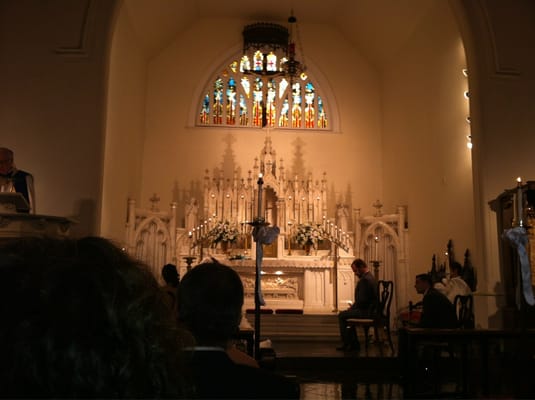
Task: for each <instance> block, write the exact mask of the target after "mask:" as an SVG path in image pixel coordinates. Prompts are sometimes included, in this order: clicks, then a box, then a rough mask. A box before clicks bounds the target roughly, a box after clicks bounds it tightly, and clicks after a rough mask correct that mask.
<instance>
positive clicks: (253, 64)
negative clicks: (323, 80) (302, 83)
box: [240, 13, 307, 82]
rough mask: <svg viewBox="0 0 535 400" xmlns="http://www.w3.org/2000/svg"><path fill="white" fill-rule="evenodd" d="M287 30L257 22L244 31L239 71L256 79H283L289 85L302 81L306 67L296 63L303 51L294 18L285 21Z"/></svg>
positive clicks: (247, 26) (279, 26)
mask: <svg viewBox="0 0 535 400" xmlns="http://www.w3.org/2000/svg"><path fill="white" fill-rule="evenodd" d="M288 26H289V28H287V27H285V26H282V25H279V24H274V23H270V22H257V23H254V24H251V25H246V26H245V27H244V28H243V55H242V58H241V62H240V71H241V72H243V73H244V74H251V75H256V76H258V77H275V76H283V77H286V78H287V79H288V80H290V82H292V81H293V80H295V79H296V78H298V77H300V78H301V79H303V80H305V79H306V78H307V76H306V66H305V64H304V63H303V62H301V61H299V60H298V59H297V49H296V46H298V47H299V52H300V55H301V57H302V56H303V50H302V47H301V42H300V38H299V27H298V26H297V18H295V17H294V16H293V13H292V14H291V15H290V17H289V18H288Z"/></svg>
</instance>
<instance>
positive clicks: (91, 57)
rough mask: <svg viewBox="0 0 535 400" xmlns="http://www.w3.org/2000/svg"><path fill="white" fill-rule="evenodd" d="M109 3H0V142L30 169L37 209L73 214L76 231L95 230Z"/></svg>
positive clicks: (101, 154)
mask: <svg viewBox="0 0 535 400" xmlns="http://www.w3.org/2000/svg"><path fill="white" fill-rule="evenodd" d="M114 5H115V1H94V2H91V7H90V8H89V9H86V3H85V2H37V1H32V0H20V1H2V2H1V3H0V26H1V27H2V28H1V29H2V34H1V37H2V39H1V50H0V54H1V58H0V87H1V93H2V94H1V96H0V121H1V122H0V146H5V147H10V148H12V149H13V150H14V152H15V159H16V160H15V162H16V164H17V166H18V167H19V168H21V169H23V170H27V171H29V172H31V173H33V175H34V178H35V189H36V211H37V213H39V214H50V215H58V216H72V217H74V218H76V219H77V220H78V221H79V223H78V224H77V225H75V227H74V229H73V233H74V234H75V235H84V234H96V233H97V232H98V231H99V226H98V223H99V213H100V201H101V178H102V156H103V153H102V151H103V127H104V110H105V107H104V100H105V85H106V83H105V76H106V70H107V50H108V47H107V40H108V27H109V25H110V21H111V19H112V17H113V14H112V12H113V9H114ZM86 11H87V14H86ZM85 19H87V23H86V24H85V25H84V20H85ZM82 26H85V30H84V29H82Z"/></svg>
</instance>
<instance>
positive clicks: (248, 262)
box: [218, 256, 335, 314]
mask: <svg viewBox="0 0 535 400" xmlns="http://www.w3.org/2000/svg"><path fill="white" fill-rule="evenodd" d="M218 261H220V262H221V263H223V264H226V265H230V266H231V267H232V268H234V269H235V270H236V272H238V273H239V274H240V277H241V278H242V282H243V286H244V290H245V301H244V307H245V308H248V309H249V308H254V286H255V274H256V264H255V260H253V259H241V260H228V259H226V258H221V259H219V260H218ZM333 274H334V266H333V261H332V260H331V259H329V258H326V257H314V256H303V257H287V258H282V259H281V258H265V259H264V260H263V262H262V279H261V287H262V294H263V296H264V300H265V302H266V305H265V306H263V307H262V308H266V309H271V310H273V311H274V312H277V310H288V309H290V310H302V311H303V313H305V314H307V313H310V314H324V313H332V312H333V311H335V310H334V308H335V306H334V301H333V299H334V293H333V290H334V286H333V282H334V277H333Z"/></svg>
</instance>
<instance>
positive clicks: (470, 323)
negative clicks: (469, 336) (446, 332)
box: [453, 294, 475, 329]
mask: <svg viewBox="0 0 535 400" xmlns="http://www.w3.org/2000/svg"><path fill="white" fill-rule="evenodd" d="M453 306H454V308H455V312H456V313H457V322H458V327H459V328H461V329H473V328H474V327H475V321H474V297H473V296H472V295H471V294H469V295H466V296H461V295H460V294H458V295H457V296H455V299H454V300H453Z"/></svg>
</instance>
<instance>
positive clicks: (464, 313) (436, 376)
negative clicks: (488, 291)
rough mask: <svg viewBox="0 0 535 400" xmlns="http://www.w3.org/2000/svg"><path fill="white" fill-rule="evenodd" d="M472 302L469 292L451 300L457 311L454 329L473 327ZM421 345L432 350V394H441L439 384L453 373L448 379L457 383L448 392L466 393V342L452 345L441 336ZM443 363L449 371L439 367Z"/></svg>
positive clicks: (467, 351)
mask: <svg viewBox="0 0 535 400" xmlns="http://www.w3.org/2000/svg"><path fill="white" fill-rule="evenodd" d="M473 304H474V298H473V296H472V295H471V294H470V295H466V296H461V295H457V296H455V299H454V301H453V305H454V307H455V311H456V313H457V327H456V329H455V330H458V329H473V328H474V307H473ZM421 345H422V346H423V347H425V348H427V350H428V351H432V355H433V356H432V357H433V358H432V361H431V366H430V374H431V381H432V384H433V395H440V394H443V393H441V386H442V384H443V383H445V382H443V381H445V380H447V375H453V376H452V377H450V379H453V380H455V382H456V384H457V386H456V388H455V390H454V391H453V392H450V393H449V394H450V395H451V394H456V395H461V394H462V395H466V394H467V392H468V381H467V373H468V365H467V362H466V360H467V359H468V354H469V352H470V348H469V346H468V344H467V343H456V344H455V345H454V344H452V343H450V342H449V341H444V340H443V338H441V340H437V341H430V342H429V343H425V342H421ZM446 361H447V364H446ZM444 365H449V366H451V369H450V371H445V370H444V368H441V367H442V366H444ZM448 372H449V373H448Z"/></svg>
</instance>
